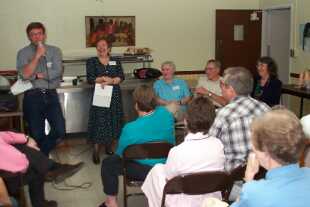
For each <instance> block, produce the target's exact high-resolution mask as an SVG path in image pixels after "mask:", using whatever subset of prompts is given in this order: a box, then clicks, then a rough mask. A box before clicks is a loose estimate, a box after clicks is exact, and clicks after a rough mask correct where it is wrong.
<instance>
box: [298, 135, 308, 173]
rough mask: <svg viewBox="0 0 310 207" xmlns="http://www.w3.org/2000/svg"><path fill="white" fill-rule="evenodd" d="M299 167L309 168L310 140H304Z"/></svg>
mask: <svg viewBox="0 0 310 207" xmlns="http://www.w3.org/2000/svg"><path fill="white" fill-rule="evenodd" d="M300 166H302V167H310V140H308V139H307V140H306V143H305V149H304V151H303V153H302V155H301V158H300Z"/></svg>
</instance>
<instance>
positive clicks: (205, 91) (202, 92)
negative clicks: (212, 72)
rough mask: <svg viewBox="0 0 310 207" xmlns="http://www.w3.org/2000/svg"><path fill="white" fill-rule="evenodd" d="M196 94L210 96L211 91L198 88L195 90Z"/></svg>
mask: <svg viewBox="0 0 310 207" xmlns="http://www.w3.org/2000/svg"><path fill="white" fill-rule="evenodd" d="M195 93H197V94H201V95H205V94H208V93H209V91H208V90H207V89H205V88H204V87H198V88H196V89H195Z"/></svg>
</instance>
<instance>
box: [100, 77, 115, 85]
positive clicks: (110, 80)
mask: <svg viewBox="0 0 310 207" xmlns="http://www.w3.org/2000/svg"><path fill="white" fill-rule="evenodd" d="M102 80H103V84H105V85H111V84H113V78H110V77H108V76H103V77H102Z"/></svg>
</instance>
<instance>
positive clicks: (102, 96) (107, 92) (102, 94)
mask: <svg viewBox="0 0 310 207" xmlns="http://www.w3.org/2000/svg"><path fill="white" fill-rule="evenodd" d="M112 91H113V86H104V88H102V87H101V84H99V83H96V85H95V92H94V97H93V105H94V106H99V107H106V108H110V104H111V98H112Z"/></svg>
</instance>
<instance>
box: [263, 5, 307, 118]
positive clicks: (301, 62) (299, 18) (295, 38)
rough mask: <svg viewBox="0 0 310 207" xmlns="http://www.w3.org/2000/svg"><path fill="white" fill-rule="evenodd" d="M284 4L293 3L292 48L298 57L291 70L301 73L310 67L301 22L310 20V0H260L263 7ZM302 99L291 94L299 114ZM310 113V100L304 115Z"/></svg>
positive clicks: (294, 108)
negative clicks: (304, 49)
mask: <svg viewBox="0 0 310 207" xmlns="http://www.w3.org/2000/svg"><path fill="white" fill-rule="evenodd" d="M282 5H292V7H293V10H292V13H293V25H292V28H293V29H292V40H291V42H292V48H294V49H295V54H296V57H294V58H291V60H292V64H291V68H290V72H292V73H300V72H301V71H304V70H305V69H310V53H306V52H304V51H303V50H302V47H301V45H300V31H299V28H300V24H305V23H306V22H310V1H309V0H260V7H261V8H270V7H279V6H282ZM299 104H300V99H299V98H297V97H293V96H290V109H291V110H293V111H294V112H295V113H296V114H299ZM309 113H310V100H309V99H305V101H304V115H305V114H309Z"/></svg>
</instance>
